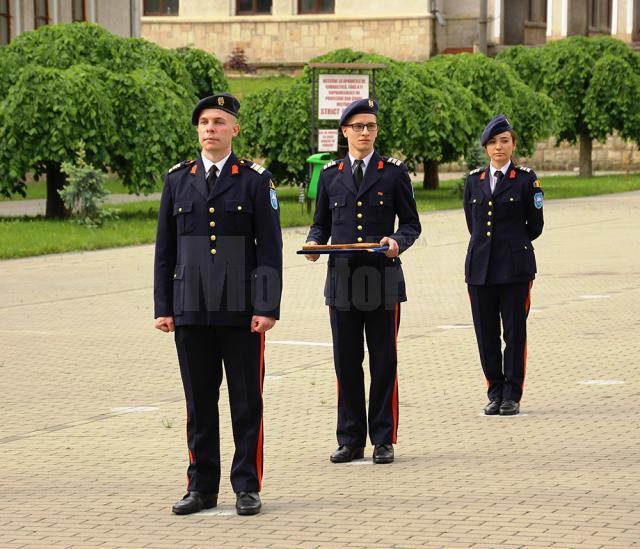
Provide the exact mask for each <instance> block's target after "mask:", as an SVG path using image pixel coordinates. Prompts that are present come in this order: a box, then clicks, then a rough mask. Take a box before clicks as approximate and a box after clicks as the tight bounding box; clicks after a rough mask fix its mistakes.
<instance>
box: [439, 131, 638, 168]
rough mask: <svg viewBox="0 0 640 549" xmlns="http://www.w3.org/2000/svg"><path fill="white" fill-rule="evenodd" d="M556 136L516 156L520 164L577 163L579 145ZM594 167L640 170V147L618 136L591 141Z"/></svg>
mask: <svg viewBox="0 0 640 549" xmlns="http://www.w3.org/2000/svg"><path fill="white" fill-rule="evenodd" d="M555 142H556V141H555V138H551V139H548V140H546V141H541V142H539V143H538V144H537V146H536V151H535V153H534V154H533V156H531V157H518V158H517V162H518V163H519V164H522V165H525V166H530V167H531V168H533V169H535V170H544V171H571V170H577V169H578V167H579V166H580V161H579V159H580V147H579V145H578V144H576V145H569V144H567V143H562V144H561V145H560V146H559V147H556V146H555ZM591 158H592V159H593V169H594V170H598V171H601V170H602V171H640V150H639V148H638V145H637V144H635V143H633V142H629V143H627V142H625V141H623V140H622V139H620V138H619V137H617V136H612V137H609V139H607V141H606V143H598V142H597V141H594V143H593V152H592V154H591ZM465 169H466V168H465V164H464V163H463V162H450V163H448V164H442V165H441V166H440V171H443V172H448V171H464V170H465Z"/></svg>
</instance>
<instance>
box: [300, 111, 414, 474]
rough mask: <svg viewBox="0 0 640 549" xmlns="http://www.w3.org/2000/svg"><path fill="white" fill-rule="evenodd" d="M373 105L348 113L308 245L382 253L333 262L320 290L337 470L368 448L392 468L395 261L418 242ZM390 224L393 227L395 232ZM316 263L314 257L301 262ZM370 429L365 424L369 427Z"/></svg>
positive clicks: (405, 182) (406, 193) (402, 297)
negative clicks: (380, 146)
mask: <svg viewBox="0 0 640 549" xmlns="http://www.w3.org/2000/svg"><path fill="white" fill-rule="evenodd" d="M377 113H378V104H377V103H376V101H374V100H373V99H362V100H359V101H355V102H353V103H351V104H350V105H349V106H348V107H347V108H346V109H345V110H344V112H343V114H342V118H341V119H340V128H341V130H342V133H343V135H344V136H345V137H346V139H347V142H348V145H349V153H348V154H347V156H345V157H344V158H343V159H342V160H340V161H339V162H338V161H334V162H330V163H329V164H327V165H326V166H325V167H324V168H323V171H322V173H321V175H320V179H319V181H318V195H317V201H316V210H315V215H314V219H313V225H312V226H311V229H310V231H309V235H308V237H307V243H308V244H326V243H327V241H328V240H329V238H331V243H332V244H351V243H356V242H379V243H380V245H385V246H388V247H389V249H388V250H387V251H385V252H384V254H383V253H367V252H362V253H358V254H351V255H346V254H344V255H340V254H338V255H331V256H330V257H329V262H328V272H327V281H326V285H325V292H324V295H325V298H326V300H325V303H326V304H327V305H328V306H329V316H330V321H331V331H332V334H333V358H334V364H335V370H336V376H337V379H338V427H337V438H338V449H337V450H336V451H335V452H333V454H331V458H330V459H331V461H332V462H334V463H344V462H349V461H351V460H352V459H359V458H362V457H363V456H364V446H365V443H366V438H367V423H368V427H369V437H370V439H371V442H372V444H373V445H374V451H373V461H374V463H391V462H392V461H393V459H394V449H393V444H395V443H396V438H397V431H398V404H399V400H398V375H397V337H398V327H399V325H400V302H402V301H406V299H407V296H406V293H405V283H404V276H403V273H402V267H401V262H400V258H399V257H398V255H399V254H401V253H402V252H404V251H405V250H406V249H407V248H409V247H410V246H411V245H412V244H413V243H414V241H415V240H416V239H417V238H418V236H419V235H420V230H421V227H420V221H419V219H418V212H417V209H416V202H415V199H414V196H413V187H412V186H411V180H410V179H409V173H408V170H407V168H406V166H405V165H404V164H403V163H402V162H401V161H400V160H397V159H395V158H389V157H381V156H380V155H379V154H378V153H377V152H376V151H375V150H374V143H375V140H376V137H377V135H378V123H377ZM396 217H397V218H398V220H399V225H398V228H397V229H395V221H396ZM306 257H307V259H309V260H310V261H316V260H317V259H318V255H314V254H310V255H307V256H306ZM363 332H364V334H366V340H367V348H368V351H369V370H370V373H371V386H370V388H369V410H368V415H367V410H366V407H365V387H364V373H363V369H362V362H363V359H364V338H363ZM367 420H368V421H367Z"/></svg>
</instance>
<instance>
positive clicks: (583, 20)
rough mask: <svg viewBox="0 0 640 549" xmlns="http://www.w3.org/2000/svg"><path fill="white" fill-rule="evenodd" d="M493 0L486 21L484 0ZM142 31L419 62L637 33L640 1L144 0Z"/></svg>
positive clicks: (175, 42) (291, 51) (288, 58)
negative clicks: (440, 55) (485, 47)
mask: <svg viewBox="0 0 640 549" xmlns="http://www.w3.org/2000/svg"><path fill="white" fill-rule="evenodd" d="M482 2H486V4H487V14H488V16H487V21H486V25H485V26H484V27H482V26H481V25H480V14H481V3H482ZM141 3H142V4H141V6H140V8H141V11H142V18H141V21H140V24H141V35H142V36H143V37H145V38H148V39H150V40H152V41H154V42H157V43H158V44H160V45H162V46H165V47H180V46H188V45H192V46H195V47H198V48H202V49H205V50H207V51H210V52H212V53H214V54H215V55H216V56H218V57H219V58H221V59H226V58H227V57H228V56H229V55H230V54H231V52H232V51H233V49H234V48H242V49H243V50H244V51H245V54H246V56H247V58H248V59H249V61H250V62H253V63H256V64H258V65H261V64H264V65H269V64H288V63H290V64H303V63H305V62H306V61H308V60H309V59H310V58H312V57H315V56H317V55H321V54H323V53H326V52H327V51H331V50H334V49H337V48H352V49H358V50H362V51H368V52H376V53H380V54H382V55H387V56H389V57H393V58H396V59H402V60H408V61H419V60H423V59H426V58H428V57H429V56H430V55H432V54H433V53H436V52H445V53H447V52H451V53H453V52H460V51H474V50H477V48H478V44H479V42H480V40H479V38H480V34H479V33H480V29H481V28H485V29H486V31H485V32H486V35H487V42H488V44H489V52H490V53H491V52H492V51H496V49H499V48H501V47H505V46H510V45H515V44H528V45H537V44H543V43H545V42H546V41H547V40H557V39H560V38H563V37H566V36H571V35H574V34H582V35H596V34H597V35H611V36H615V37H616V38H620V39H622V40H624V41H626V42H635V41H636V40H638V37H639V36H640V0H402V1H400V0H370V1H369V2H367V3H366V4H363V3H362V2H359V1H358V0H141Z"/></svg>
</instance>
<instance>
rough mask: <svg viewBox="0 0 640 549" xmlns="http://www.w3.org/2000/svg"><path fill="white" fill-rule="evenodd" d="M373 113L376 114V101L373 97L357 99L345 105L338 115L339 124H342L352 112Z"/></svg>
mask: <svg viewBox="0 0 640 549" xmlns="http://www.w3.org/2000/svg"><path fill="white" fill-rule="evenodd" d="M362 113H366V114H375V115H376V116H377V115H378V102H377V101H376V100H375V99H358V100H357V101H354V102H353V103H351V104H349V105H347V107H346V108H345V109H344V111H342V116H341V117H340V126H344V125H345V124H346V122H347V120H349V118H350V117H351V116H353V115H354V114H362Z"/></svg>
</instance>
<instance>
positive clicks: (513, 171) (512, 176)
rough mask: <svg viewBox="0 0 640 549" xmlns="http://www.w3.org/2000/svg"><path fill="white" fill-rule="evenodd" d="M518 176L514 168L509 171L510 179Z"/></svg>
mask: <svg viewBox="0 0 640 549" xmlns="http://www.w3.org/2000/svg"><path fill="white" fill-rule="evenodd" d="M515 178H516V171H515V170H514V169H513V168H512V169H511V171H510V172H509V179H515Z"/></svg>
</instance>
